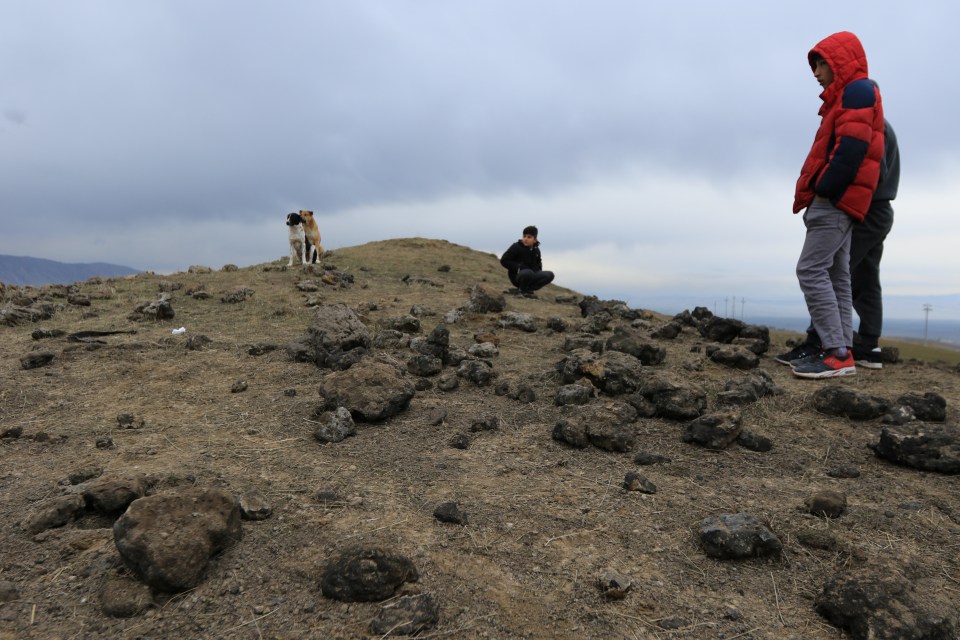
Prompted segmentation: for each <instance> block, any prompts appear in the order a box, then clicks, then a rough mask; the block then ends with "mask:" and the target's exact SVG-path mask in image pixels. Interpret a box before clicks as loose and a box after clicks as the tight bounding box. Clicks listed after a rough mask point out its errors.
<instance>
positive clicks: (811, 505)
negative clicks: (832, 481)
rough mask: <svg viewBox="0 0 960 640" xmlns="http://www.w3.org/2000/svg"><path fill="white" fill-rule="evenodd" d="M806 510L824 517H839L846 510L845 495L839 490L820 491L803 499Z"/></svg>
mask: <svg viewBox="0 0 960 640" xmlns="http://www.w3.org/2000/svg"><path fill="white" fill-rule="evenodd" d="M803 504H804V505H805V506H806V507H807V511H808V512H809V513H811V514H812V515H815V516H821V517H824V518H839V517H840V516H841V515H843V513H844V512H845V511H846V510H847V496H846V494H843V493H841V492H839V491H820V492H819V493H815V494H813V495H812V496H809V497H808V498H807V499H806V500H804V501H803Z"/></svg>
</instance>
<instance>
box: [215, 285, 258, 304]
mask: <svg viewBox="0 0 960 640" xmlns="http://www.w3.org/2000/svg"><path fill="white" fill-rule="evenodd" d="M254 293H255V292H254V290H253V289H250V288H248V287H237V288H236V289H234V290H233V291H226V292H224V294H223V295H222V296H220V302H223V303H224V304H239V303H241V302H243V301H244V300H248V299H249V298H250V297H252V296H253V294H254Z"/></svg>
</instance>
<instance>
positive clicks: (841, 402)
mask: <svg viewBox="0 0 960 640" xmlns="http://www.w3.org/2000/svg"><path fill="white" fill-rule="evenodd" d="M813 407H814V409H816V410H817V411H819V412H820V413H824V414H827V415H830V416H839V417H847V418H850V419H851V420H873V419H874V418H879V417H880V416H882V415H883V414H884V413H886V412H887V409H889V408H890V403H889V402H887V401H886V400H884V399H883V398H880V397H878V396H871V395H868V394H866V393H862V392H860V391H857V390H856V389H852V388H850V387H847V386H844V385H840V384H831V385H827V386H825V387H821V388H820V389H817V391H816V392H815V393H814V394H813Z"/></svg>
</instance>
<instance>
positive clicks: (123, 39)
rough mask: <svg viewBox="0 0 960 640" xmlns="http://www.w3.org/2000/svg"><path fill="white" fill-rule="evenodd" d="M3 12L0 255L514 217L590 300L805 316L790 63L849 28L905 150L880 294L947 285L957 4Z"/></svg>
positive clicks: (397, 231) (120, 254)
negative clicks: (784, 307) (305, 225)
mask: <svg viewBox="0 0 960 640" xmlns="http://www.w3.org/2000/svg"><path fill="white" fill-rule="evenodd" d="M0 15H2V16H3V19H2V20H0V216H2V224H0V254H9V255H29V256H34V257H40V258H48V259H53V260H59V261H63V262H113V263H118V264H124V265H128V266H132V267H135V268H138V269H150V270H155V271H159V272H170V271H177V270H184V269H186V268H187V267H188V266H189V265H192V264H206V265H209V266H213V267H219V266H222V265H223V264H226V263H234V264H238V265H240V266H246V265H250V264H256V263H261V262H267V261H270V260H275V259H278V258H280V257H281V256H286V255H287V253H288V245H287V232H286V227H285V225H284V218H285V215H286V213H287V212H289V211H294V210H297V209H301V208H303V209H312V210H314V211H315V212H316V213H317V215H318V219H319V224H320V228H321V232H322V234H323V244H324V246H325V247H327V248H337V247H345V246H353V245H358V244H363V243H366V242H370V241H374V240H383V239H387V238H403V237H416V236H419V237H428V238H442V239H446V240H449V241H451V242H455V243H457V244H462V245H467V246H469V247H472V248H474V249H478V250H483V251H489V252H493V253H496V254H500V253H502V252H503V251H504V250H505V249H506V247H507V246H508V245H509V244H510V243H511V242H513V241H514V240H516V239H517V238H518V237H519V235H520V231H521V230H522V228H523V227H524V226H526V225H527V224H536V225H538V226H539V228H540V240H541V242H542V250H543V254H544V259H545V267H546V268H548V269H552V270H554V271H555V272H556V273H557V279H556V282H557V283H558V284H560V285H563V286H568V287H571V288H574V289H576V290H578V291H580V292H582V293H586V294H596V295H600V296H601V297H618V298H621V299H627V300H628V301H630V302H631V303H632V304H634V305H635V306H645V305H644V302H645V300H653V299H663V298H664V297H667V296H678V308H677V309H676V311H679V310H682V309H683V308H688V307H690V306H692V305H693V304H696V303H702V304H710V303H711V302H713V301H715V300H718V299H719V300H722V299H723V298H724V297H725V296H737V297H739V298H742V299H746V300H747V301H748V304H751V308H759V307H760V306H763V305H765V304H767V303H771V304H776V303H777V301H780V300H782V299H793V300H795V301H796V303H797V304H798V305H799V308H800V309H803V305H802V299H801V294H800V290H799V287H798V285H797V282H796V276H795V274H794V267H795V264H796V259H797V257H798V255H799V252H800V247H801V245H802V242H803V236H804V227H803V221H802V219H801V217H800V216H799V215H793V214H792V212H791V206H792V203H793V191H794V185H795V183H796V179H797V176H798V175H799V170H800V166H801V164H802V162H803V160H804V158H805V156H806V153H807V151H808V149H809V147H810V144H811V142H812V140H813V135H814V133H815V131H816V128H817V126H818V123H819V116H818V115H817V111H818V109H819V107H820V104H821V103H820V99H819V97H818V96H819V92H820V87H819V85H818V84H817V83H816V80H815V79H814V77H813V75H812V73H811V71H810V68H809V66H808V65H807V61H806V54H807V51H808V50H809V49H810V48H811V47H812V46H813V45H814V44H816V43H817V42H818V41H820V40H821V39H822V38H824V37H825V36H827V35H829V34H831V33H834V32H836V31H841V30H849V31H853V32H854V33H856V34H857V35H858V36H859V37H860V39H861V41H862V42H863V44H864V47H865V49H866V51H867V58H868V61H869V65H870V75H871V76H872V77H873V78H874V79H875V80H876V81H877V82H878V83H879V84H880V87H881V90H882V93H883V99H884V109H885V113H886V115H887V118H888V119H889V120H890V121H891V122H892V123H893V125H894V127H895V128H896V131H897V134H898V139H899V142H900V148H901V155H902V159H903V167H902V171H903V173H902V179H901V189H900V196H899V197H898V198H897V200H896V201H895V203H894V208H895V211H896V222H895V224H894V229H893V232H892V234H891V236H890V237H889V238H888V240H887V243H886V249H885V255H884V261H883V274H882V275H883V281H884V287H885V289H884V291H885V293H887V294H889V295H891V296H892V295H921V296H929V297H930V299H931V300H932V299H934V296H937V295H943V294H956V293H960V278H958V275H960V250H958V248H957V247H958V242H960V234H958V232H957V230H958V216H960V179H958V178H960V125H958V120H957V115H956V112H957V104H958V103H960V100H958V97H960V83H958V82H956V80H955V77H954V76H955V70H956V67H957V66H958V65H957V63H958V62H960V54H958V52H957V51H958V49H957V44H956V35H955V34H956V25H957V24H958V22H960V4H957V3H956V2H953V1H949V2H948V1H947V0H939V1H925V2H922V3H908V2H902V1H900V2H886V1H877V0H873V1H869V2H863V1H845V2H836V3H830V4H829V5H823V4H821V5H812V4H811V3H809V2H786V1H784V2H770V1H769V0H756V1H749V2H748V1H739V2H738V1H736V0H730V1H728V2H715V1H713V0H701V1H690V2H672V3H666V2H658V3H652V2H643V1H640V0H589V1H587V0H580V1H576V2H574V1H571V0H526V1H524V0H476V1H470V2H468V1H467V0H462V1H457V0H377V1H373V0H349V1H348V0H337V1H322V0H317V1H313V2H307V1H287V0H280V1H271V2H252V1H251V2H242V1H235V0H234V1H226V0H204V1H196V0H179V1H171V0H151V1H149V2H131V1H129V0H114V1H106V0H83V1H76V0H61V1H52V0H30V1H29V2H24V1H21V0H16V1H14V0H0ZM686 301H689V304H688V303H687V302H686ZM753 305H757V307H754V306H753ZM650 308H654V307H652V306H651V307H650ZM667 311H671V310H670V309H667ZM918 312H919V310H918ZM957 316H958V317H960V310H957ZM940 317H943V316H942V315H941V316H940Z"/></svg>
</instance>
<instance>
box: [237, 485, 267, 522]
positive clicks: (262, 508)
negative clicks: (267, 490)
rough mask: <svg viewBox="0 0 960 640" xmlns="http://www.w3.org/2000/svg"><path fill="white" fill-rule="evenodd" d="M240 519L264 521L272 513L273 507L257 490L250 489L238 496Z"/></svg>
mask: <svg viewBox="0 0 960 640" xmlns="http://www.w3.org/2000/svg"><path fill="white" fill-rule="evenodd" d="M238 504H239V506H240V517H241V518H242V519H244V520H266V519H267V518H269V517H270V514H272V513H273V506H271V504H270V501H269V500H267V496H265V495H264V494H263V492H262V491H260V490H259V489H252V490H250V491H247V492H246V493H244V494H243V495H241V496H240V499H239V500H238Z"/></svg>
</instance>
